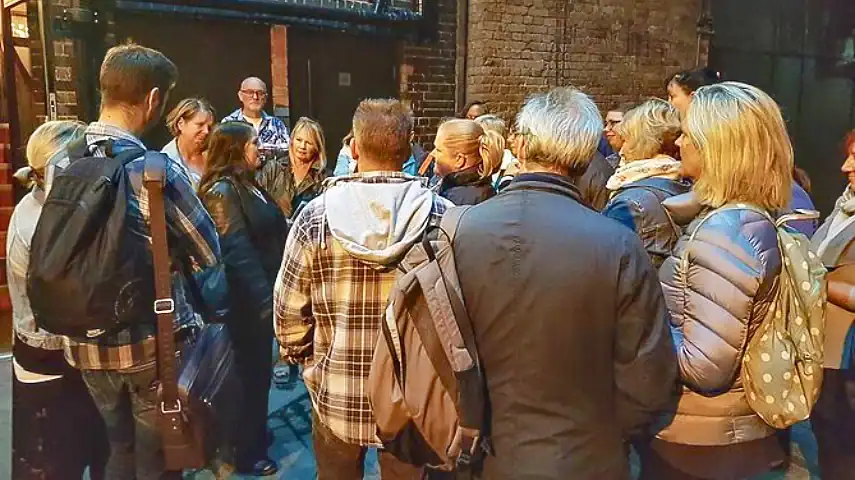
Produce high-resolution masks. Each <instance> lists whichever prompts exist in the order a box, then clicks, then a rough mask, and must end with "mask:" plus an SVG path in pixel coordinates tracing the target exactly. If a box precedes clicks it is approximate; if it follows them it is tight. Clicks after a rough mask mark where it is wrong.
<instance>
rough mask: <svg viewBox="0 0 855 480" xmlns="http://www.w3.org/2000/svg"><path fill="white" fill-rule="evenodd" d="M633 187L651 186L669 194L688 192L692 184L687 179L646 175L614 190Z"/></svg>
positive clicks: (675, 194)
mask: <svg viewBox="0 0 855 480" xmlns="http://www.w3.org/2000/svg"><path fill="white" fill-rule="evenodd" d="M633 187H643V188H651V189H654V190H659V191H662V192H665V193H667V194H669V195H671V196H677V195H683V194H684V193H688V191H689V190H691V188H692V184H691V183H689V182H688V181H687V180H671V179H670V178H661V177H648V178H643V179H641V180H638V181H636V182H632V183H628V184H626V185H623V186H621V187H620V188H618V189H617V190H615V192H619V191H621V190H627V189H630V188H633Z"/></svg>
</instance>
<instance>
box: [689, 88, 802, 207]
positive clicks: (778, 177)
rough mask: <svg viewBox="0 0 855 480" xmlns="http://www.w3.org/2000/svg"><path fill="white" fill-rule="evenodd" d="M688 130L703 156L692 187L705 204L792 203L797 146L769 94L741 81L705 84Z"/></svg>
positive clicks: (692, 108) (694, 103) (691, 111)
mask: <svg viewBox="0 0 855 480" xmlns="http://www.w3.org/2000/svg"><path fill="white" fill-rule="evenodd" d="M684 133H685V135H687V136H688V138H689V140H691V141H692V143H693V144H694V145H695V147H696V148H697V149H698V152H699V154H700V161H701V171H700V175H699V178H698V179H697V180H696V182H695V186H694V191H695V193H696V194H697V196H698V198H699V199H700V200H701V201H702V202H703V203H705V204H707V205H709V206H712V207H714V208H718V207H721V206H722V205H725V204H728V203H749V204H753V205H757V206H759V207H762V208H765V209H767V210H770V211H775V210H781V209H783V208H785V207H787V205H789V203H790V197H791V195H792V184H793V145H792V143H790V137H789V135H788V134H787V128H786V125H785V124H784V119H783V117H782V116H781V109H780V108H779V107H778V104H777V103H775V101H774V100H772V98H771V97H769V95H767V94H766V93H765V92H763V91H762V90H760V89H759V88H757V87H753V86H751V85H747V84H744V83H739V82H724V83H720V84H717V85H710V86H706V87H701V88H700V89H698V90H697V91H696V92H695V97H694V99H693V100H692V103H691V104H690V106H689V110H688V112H687V113H686V120H685V129H684Z"/></svg>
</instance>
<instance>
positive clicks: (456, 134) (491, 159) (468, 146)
mask: <svg viewBox="0 0 855 480" xmlns="http://www.w3.org/2000/svg"><path fill="white" fill-rule="evenodd" d="M439 130H440V131H442V132H443V133H444V134H445V138H444V141H445V142H444V146H445V148H447V149H448V151H449V153H450V154H451V155H457V154H462V155H464V156H465V157H467V158H471V157H478V160H479V162H480V163H479V164H478V174H479V175H481V178H487V177H489V176H491V175H493V174H494V173H496V172H498V171H499V168H500V167H501V166H502V155H503V154H504V151H505V138H504V137H502V136H501V135H499V134H498V133H496V132H494V131H493V130H487V129H485V128H483V127H482V126H481V125H480V124H478V122H476V121H474V120H469V119H465V118H455V119H452V120H448V121H446V122H444V123H443V124H442V125H440V126H439ZM437 133H439V131H438V132H437Z"/></svg>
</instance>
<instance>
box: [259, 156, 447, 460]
mask: <svg viewBox="0 0 855 480" xmlns="http://www.w3.org/2000/svg"><path fill="white" fill-rule="evenodd" d="M449 205H450V204H449V203H448V202H447V201H446V200H444V199H442V198H440V197H439V196H437V195H435V194H434V193H432V192H431V191H430V190H428V189H427V188H426V187H425V186H424V184H423V183H422V181H421V180H419V179H416V178H414V177H409V176H407V175H404V174H402V173H397V172H394V173H393V172H379V173H361V174H355V175H351V176H347V177H339V178H335V179H331V180H329V181H328V183H327V188H326V191H325V192H324V194H322V195H321V196H320V197H318V198H316V199H314V200H312V201H311V202H310V203H309V204H308V205H307V206H306V208H305V209H304V210H303V212H301V213H300V215H299V216H298V217H297V219H296V220H295V223H294V225H293V227H292V229H291V232H290V234H289V236H288V242H287V244H286V246H285V255H284V258H283V261H282V269H281V270H280V272H279V278H278V279H277V281H276V287H275V289H274V305H275V312H276V313H275V315H276V318H275V328H276V335H277V338H278V340H279V343H280V346H281V353H282V355H283V356H285V357H288V358H291V359H293V360H298V361H303V362H304V363H305V364H306V368H305V370H304V372H303V378H304V380H305V382H306V387H307V388H308V390H309V393H310V394H311V397H312V403H313V405H314V407H315V411H316V412H317V413H318V417H319V420H320V421H321V422H323V424H324V425H325V426H326V427H327V428H329V429H330V430H331V431H332V432H333V433H334V434H335V435H336V436H337V437H339V438H340V439H342V440H344V441H345V442H348V443H352V444H356V445H378V443H379V441H378V439H377V438H376V436H375V431H376V425H375V423H374V417H373V414H372V410H371V406H370V405H369V403H368V398H367V396H366V393H365V382H366V381H367V379H368V372H369V369H370V367H371V358H372V357H373V354H374V345H375V344H376V343H377V338H378V336H379V334H380V322H381V320H382V317H383V312H384V311H385V309H386V301H387V299H388V296H389V291H390V289H391V287H392V285H393V283H394V281H395V268H394V267H395V264H396V262H397V261H398V260H399V259H401V258H402V257H403V256H404V254H406V252H407V251H408V250H409V248H410V247H411V246H412V245H413V244H414V243H415V242H416V241H418V240H420V239H421V237H422V234H423V233H424V232H425V229H426V228H428V227H429V226H430V225H439V221H440V219H441V216H442V214H443V213H444V212H445V210H446V208H447V206H449Z"/></svg>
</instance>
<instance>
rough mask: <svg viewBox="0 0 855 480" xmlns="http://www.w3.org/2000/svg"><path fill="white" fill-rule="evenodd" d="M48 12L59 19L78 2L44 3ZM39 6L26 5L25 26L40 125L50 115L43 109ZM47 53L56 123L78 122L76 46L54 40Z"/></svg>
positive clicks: (43, 93) (68, 40)
mask: <svg viewBox="0 0 855 480" xmlns="http://www.w3.org/2000/svg"><path fill="white" fill-rule="evenodd" d="M45 3H46V4H47V8H48V9H50V10H52V12H53V14H54V15H61V14H62V10H63V8H67V7H76V6H79V5H80V2H79V0H48V1H47V2H45ZM37 12H38V6H37V2H36V1H35V0H30V1H29V3H28V11H27V16H28V24H29V29H30V55H31V58H32V60H31V61H32V65H33V67H32V68H33V79H34V80H35V81H36V83H37V84H38V86H39V88H38V89H37V91H36V92H35V95H34V98H35V99H36V102H35V105H34V108H35V111H36V112H37V115H36V118H37V119H38V122H39V123H42V122H44V121H45V119H46V118H47V116H48V114H49V112H48V109H47V107H46V105H45V84H44V83H45V82H44V80H45V74H44V52H42V44H41V30H40V28H39V22H38V14H37ZM48 48H49V49H52V52H50V53H51V54H52V55H51V61H52V62H53V65H52V66H51V71H50V72H48V75H49V76H50V77H51V78H52V79H53V81H54V92H56V100H57V119H58V120H77V119H78V118H79V117H80V111H79V109H78V104H77V72H76V68H77V62H76V59H75V55H76V51H77V48H78V47H77V43H76V41H75V40H72V39H57V40H53V41H51V42H50V44H49V45H48Z"/></svg>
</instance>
